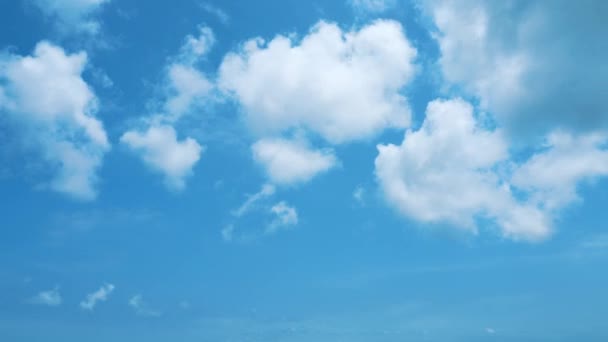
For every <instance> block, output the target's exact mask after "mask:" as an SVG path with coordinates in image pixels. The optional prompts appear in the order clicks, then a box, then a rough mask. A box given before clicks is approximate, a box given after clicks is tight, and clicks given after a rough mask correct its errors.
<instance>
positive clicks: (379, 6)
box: [348, 0, 397, 13]
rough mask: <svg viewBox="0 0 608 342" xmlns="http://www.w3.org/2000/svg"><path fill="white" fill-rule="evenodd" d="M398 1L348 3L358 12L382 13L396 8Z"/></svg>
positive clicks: (353, 0) (354, 0) (358, 1)
mask: <svg viewBox="0 0 608 342" xmlns="http://www.w3.org/2000/svg"><path fill="white" fill-rule="evenodd" d="M396 2H397V1H396V0H348V3H349V4H350V5H351V6H352V7H353V8H354V9H355V10H358V11H364V12H372V13H380V12H384V11H386V10H388V9H389V8H391V7H393V6H395V4H396Z"/></svg>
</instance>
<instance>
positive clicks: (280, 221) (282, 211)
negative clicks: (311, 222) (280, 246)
mask: <svg viewBox="0 0 608 342" xmlns="http://www.w3.org/2000/svg"><path fill="white" fill-rule="evenodd" d="M270 212H271V213H272V214H274V215H275V216H276V218H275V219H274V221H273V222H272V223H271V224H270V225H269V226H268V228H267V229H266V233H267V234H273V233H276V232H277V231H279V230H281V229H288V228H290V227H293V226H295V225H297V224H298V212H297V210H296V208H294V207H291V206H289V205H288V204H287V203H285V202H279V203H277V204H275V205H274V206H273V207H272V208H270Z"/></svg>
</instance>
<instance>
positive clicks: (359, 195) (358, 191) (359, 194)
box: [353, 185, 365, 205]
mask: <svg viewBox="0 0 608 342" xmlns="http://www.w3.org/2000/svg"><path fill="white" fill-rule="evenodd" d="M364 196H365V189H364V188H363V187H362V186H360V185H359V186H357V187H356V188H355V191H353V198H354V199H355V201H357V203H359V204H360V205H364V204H365V199H364Z"/></svg>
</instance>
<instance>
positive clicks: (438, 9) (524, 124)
mask: <svg viewBox="0 0 608 342" xmlns="http://www.w3.org/2000/svg"><path fill="white" fill-rule="evenodd" d="M423 3H425V7H426V9H427V10H428V13H429V14H430V15H431V17H432V19H433V20H434V22H435V24H436V26H437V30H438V32H437V34H436V37H437V41H438V43H439V47H440V52H441V57H440V60H439V65H440V67H441V70H442V72H443V74H444V76H445V79H446V80H447V81H448V82H449V83H451V84H455V85H459V86H462V87H463V88H464V89H465V90H466V91H467V92H468V93H469V94H472V95H475V96H477V97H478V98H479V100H480V103H481V107H482V108H483V109H484V110H487V111H489V112H491V113H492V114H493V115H495V116H496V117H497V118H498V119H499V121H500V122H501V123H503V124H504V125H506V127H508V128H509V130H510V131H511V133H516V134H518V135H527V136H529V135H532V134H538V132H539V131H542V132H545V133H546V132H550V131H552V130H554V129H556V128H559V129H562V130H567V131H571V132H575V131H587V130H589V129H591V130H594V129H596V128H597V127H598V126H602V127H604V128H605V127H606V125H607V124H608V115H607V114H608V104H607V103H606V101H605V100H604V97H605V96H604V95H605V89H606V87H608V69H607V68H604V67H602V66H603V65H605V61H606V60H607V59H608V42H607V40H606V39H605V37H606V36H607V35H608V25H605V18H604V16H603V13H606V12H607V11H608V3H606V2H597V1H577V2H573V1H567V0H557V1H525V0H515V1H482V0H466V1H454V0H428V1H424V2H423Z"/></svg>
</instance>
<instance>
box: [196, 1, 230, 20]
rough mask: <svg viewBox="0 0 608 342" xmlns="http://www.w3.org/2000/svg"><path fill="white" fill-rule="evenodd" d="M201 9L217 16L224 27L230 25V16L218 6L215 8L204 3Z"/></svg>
mask: <svg viewBox="0 0 608 342" xmlns="http://www.w3.org/2000/svg"><path fill="white" fill-rule="evenodd" d="M201 8H202V9H203V10H204V11H205V12H207V13H209V14H211V15H213V16H215V17H216V18H217V19H218V20H219V21H220V22H221V23H222V24H224V25H228V23H229V22H230V16H229V15H228V13H226V12H225V11H224V10H223V9H221V8H219V7H217V6H214V5H212V4H210V3H208V2H203V3H202V4H201Z"/></svg>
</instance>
